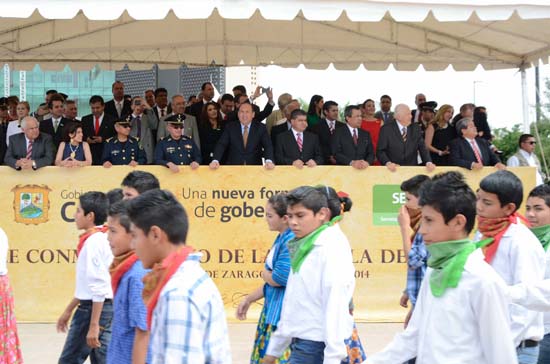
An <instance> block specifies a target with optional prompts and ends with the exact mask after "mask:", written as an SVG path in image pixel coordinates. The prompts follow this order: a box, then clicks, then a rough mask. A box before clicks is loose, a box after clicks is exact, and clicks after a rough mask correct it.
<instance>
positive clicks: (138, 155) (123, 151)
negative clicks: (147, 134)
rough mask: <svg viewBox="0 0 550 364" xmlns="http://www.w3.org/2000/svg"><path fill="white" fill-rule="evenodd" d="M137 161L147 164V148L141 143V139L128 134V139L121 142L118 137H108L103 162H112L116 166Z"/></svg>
mask: <svg viewBox="0 0 550 364" xmlns="http://www.w3.org/2000/svg"><path fill="white" fill-rule="evenodd" d="M132 161H136V162H137V163H138V164H147V156H146V155H145V150H143V147H142V146H141V145H140V144H139V139H137V138H134V137H131V136H128V140H127V141H125V142H121V141H120V140H118V137H113V138H109V139H107V141H106V142H105V146H104V147H103V156H102V158H101V163H102V164H103V163H105V162H111V163H112V164H113V165H115V166H124V165H128V164H130V162H132Z"/></svg>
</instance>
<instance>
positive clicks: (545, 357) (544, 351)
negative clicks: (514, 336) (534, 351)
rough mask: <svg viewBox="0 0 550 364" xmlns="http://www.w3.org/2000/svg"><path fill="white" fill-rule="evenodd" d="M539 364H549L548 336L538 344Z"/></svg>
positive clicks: (549, 348)
mask: <svg viewBox="0 0 550 364" xmlns="http://www.w3.org/2000/svg"><path fill="white" fill-rule="evenodd" d="M539 348H540V352H539V363H538V364H546V363H550V334H546V335H544V338H543V339H542V341H541V342H540V344H539Z"/></svg>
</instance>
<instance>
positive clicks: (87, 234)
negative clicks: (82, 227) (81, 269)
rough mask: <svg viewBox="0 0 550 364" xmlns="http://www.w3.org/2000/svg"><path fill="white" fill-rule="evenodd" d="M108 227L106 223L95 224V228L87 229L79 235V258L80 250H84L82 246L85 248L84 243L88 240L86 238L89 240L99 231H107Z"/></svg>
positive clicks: (77, 247)
mask: <svg viewBox="0 0 550 364" xmlns="http://www.w3.org/2000/svg"><path fill="white" fill-rule="evenodd" d="M107 229H108V228H107V226H106V225H103V226H101V227H98V226H94V227H93V228H91V229H88V230H86V232H85V233H83V234H80V236H79V237H78V245H77V246H76V257H77V258H78V256H79V255H80V252H81V251H82V248H84V243H85V242H86V240H88V238H89V237H90V236H92V235H93V234H95V233H97V232H102V233H105V232H107Z"/></svg>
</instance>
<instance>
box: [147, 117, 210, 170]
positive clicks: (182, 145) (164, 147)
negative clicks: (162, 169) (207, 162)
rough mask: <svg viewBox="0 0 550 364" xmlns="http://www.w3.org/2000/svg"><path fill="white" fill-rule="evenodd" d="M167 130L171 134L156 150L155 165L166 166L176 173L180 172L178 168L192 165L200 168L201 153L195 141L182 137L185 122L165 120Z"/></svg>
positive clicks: (194, 167)
mask: <svg viewBox="0 0 550 364" xmlns="http://www.w3.org/2000/svg"><path fill="white" fill-rule="evenodd" d="M165 121H166V123H167V125H166V130H167V131H168V133H169V134H170V135H169V136H166V137H164V138H162V139H161V140H160V141H159V142H158V144H157V147H156V148H155V164H158V165H162V166H166V167H168V168H170V170H171V171H172V172H174V173H177V172H179V171H180V169H179V167H178V166H181V165H191V168H192V169H196V168H198V167H199V164H200V163H201V153H200V150H199V148H198V147H197V145H196V144H195V142H194V141H193V139H191V138H189V137H187V136H185V135H181V129H182V128H183V120H182V119H181V118H177V119H172V120H165Z"/></svg>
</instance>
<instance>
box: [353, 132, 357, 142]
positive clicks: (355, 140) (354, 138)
mask: <svg viewBox="0 0 550 364" xmlns="http://www.w3.org/2000/svg"><path fill="white" fill-rule="evenodd" d="M353 144H355V145H357V129H353Z"/></svg>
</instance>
